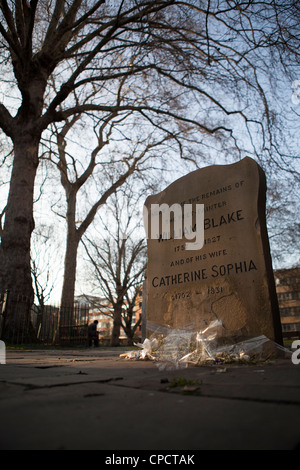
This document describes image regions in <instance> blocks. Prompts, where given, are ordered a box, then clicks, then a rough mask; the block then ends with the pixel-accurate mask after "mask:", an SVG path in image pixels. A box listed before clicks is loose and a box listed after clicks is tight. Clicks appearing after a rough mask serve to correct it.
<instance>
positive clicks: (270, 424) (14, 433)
mask: <svg viewBox="0 0 300 470" xmlns="http://www.w3.org/2000/svg"><path fill="white" fill-rule="evenodd" d="M119 354H120V352H114V351H104V350H101V349H99V350H94V349H91V350H86V351H85V350H83V351H73V350H69V351H66V350H64V351H61V350H57V351H19V350H18V351H8V352H7V363H6V365H0V416H1V421H0V423H1V429H0V449H1V450H15V449H17V450H22V449H25V450H47V449H50V450H59V449H66V450H73V449H78V450H86V449H95V450H96V449H99V450H101V449H102V450H106V451H112V450H174V451H175V450H177V451H178V450H214V449H228V450H237V449H266V450H267V449H268V450H275V449H276V450H277V449H287V450H293V449H299V448H300V426H299V423H300V365H299V366H295V365H293V364H292V363H291V361H290V360H288V359H286V360H278V361H275V362H274V363H271V364H260V365H255V366H247V365H226V366H221V367H220V366H211V367H193V368H188V369H184V370H180V371H168V372H166V371H164V372H160V371H159V370H158V368H157V366H156V365H155V364H154V363H152V362H144V361H126V360H124V359H120V358H119ZM174 379H176V380H174ZM183 379H185V380H186V382H184V381H183ZM178 381H179V383H178ZM187 381H188V382H192V384H190V385H187V389H185V390H183V386H184V385H185V384H186V383H187ZM181 382H182V383H181ZM177 383H178V385H177V386H171V385H176V384H177ZM181 385H182V386H181Z"/></svg>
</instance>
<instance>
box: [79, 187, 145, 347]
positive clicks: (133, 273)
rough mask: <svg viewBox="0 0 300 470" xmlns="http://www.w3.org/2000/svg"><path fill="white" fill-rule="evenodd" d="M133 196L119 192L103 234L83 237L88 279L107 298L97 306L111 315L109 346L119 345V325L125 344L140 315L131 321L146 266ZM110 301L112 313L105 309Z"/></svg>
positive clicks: (139, 321) (111, 205)
mask: <svg viewBox="0 0 300 470" xmlns="http://www.w3.org/2000/svg"><path fill="white" fill-rule="evenodd" d="M136 205H137V201H136V200H135V201H134V200H133V196H132V194H131V195H128V194H124V193H123V194H121V193H118V194H116V195H115V196H114V197H113V198H112V202H111V204H110V205H109V206H108V211H107V214H106V221H103V220H102V223H103V229H104V230H102V231H101V233H102V236H103V238H102V237H101V239H99V240H97V239H91V238H88V237H85V240H84V241H83V244H84V247H85V250H86V253H87V255H88V260H89V262H90V264H91V266H92V270H91V274H90V276H89V282H90V283H91V284H92V285H94V286H95V289H97V291H98V292H99V293H100V294H101V295H100V297H101V298H104V299H105V300H106V302H105V305H103V306H102V308H101V306H98V307H100V311H102V312H105V313H106V314H108V315H110V316H111V318H113V331H112V338H111V345H112V346H119V345H120V339H119V338H120V329H121V328H123V330H124V332H125V334H126V335H127V338H128V344H129V345H132V344H133V337H134V334H135V332H136V330H137V328H138V327H139V326H140V325H141V318H139V319H136V321H135V323H134V324H133V317H134V310H135V307H136V300H137V296H138V294H139V291H140V287H141V285H142V283H143V279H144V275H145V269H146V242H145V238H144V237H142V238H141V236H142V232H140V234H139V229H141V227H139V225H140V223H141V219H140V217H139V213H138V211H137V209H136ZM107 305H111V314H110V313H107V311H108V309H107Z"/></svg>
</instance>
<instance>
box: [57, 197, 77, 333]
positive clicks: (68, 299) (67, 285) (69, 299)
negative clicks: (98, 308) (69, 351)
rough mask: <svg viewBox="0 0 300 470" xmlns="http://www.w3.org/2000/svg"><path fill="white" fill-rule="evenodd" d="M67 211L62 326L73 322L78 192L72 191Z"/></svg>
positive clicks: (68, 199)
mask: <svg viewBox="0 0 300 470" xmlns="http://www.w3.org/2000/svg"><path fill="white" fill-rule="evenodd" d="M67 204H68V211H67V240H66V253H65V266H64V280H63V288H62V294H61V311H60V326H67V325H69V326H71V325H72V322H73V309H74V295H75V283H76V268H77V252H78V244H79V237H78V233H77V230H76V219H75V218H76V192H75V191H70V193H69V195H68V198H67Z"/></svg>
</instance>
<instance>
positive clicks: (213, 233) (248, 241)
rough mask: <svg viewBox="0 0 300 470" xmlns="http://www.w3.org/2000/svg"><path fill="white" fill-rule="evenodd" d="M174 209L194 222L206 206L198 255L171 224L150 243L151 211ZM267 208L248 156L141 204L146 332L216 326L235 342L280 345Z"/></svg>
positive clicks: (261, 181) (260, 178)
mask: <svg viewBox="0 0 300 470" xmlns="http://www.w3.org/2000/svg"><path fill="white" fill-rule="evenodd" d="M176 203H177V204H178V203H179V204H180V206H181V207H182V208H184V206H185V205H187V204H192V207H193V213H194V217H195V213H196V209H197V207H199V205H201V204H202V205H203V204H204V220H203V219H202V223H204V246H203V247H202V248H201V249H198V250H195V249H190V250H187V249H186V248H187V247H186V243H187V242H190V240H187V239H186V238H184V237H183V238H182V239H179V238H176V236H177V235H175V233H174V230H173V229H172V220H171V225H170V227H171V230H170V233H169V234H168V236H167V239H163V234H162V227H161V225H162V224H160V229H159V230H160V232H159V233H157V234H156V238H153V236H152V238H151V236H150V235H151V206H152V207H153V205H154V204H159V205H161V204H167V205H168V207H170V206H172V205H173V204H176ZM197 205H198V206H197ZM265 205H266V178H265V174H264V172H263V170H262V169H261V168H260V166H259V165H258V164H257V163H256V162H255V161H254V160H252V159H251V158H248V157H247V158H245V159H243V160H242V161H240V162H238V163H235V164H232V165H220V166H217V165H216V166H211V167H207V168H203V169H200V170H197V171H194V172H192V173H190V174H188V175H186V176H184V177H182V178H180V179H179V180H177V181H175V182H174V183H172V184H171V185H170V186H169V187H168V188H166V189H165V190H164V191H163V192H161V193H159V194H157V195H154V196H150V197H149V198H148V199H147V201H146V203H145V207H146V209H147V211H146V213H145V214H146V219H147V220H145V225H146V230H147V234H148V266H147V298H146V310H147V330H149V329H153V325H155V326H162V327H164V326H166V327H169V328H176V329H177V328H185V327H189V328H190V327H191V326H192V327H193V328H194V329H195V330H196V329H198V330H202V329H204V328H205V326H207V325H209V324H210V322H212V321H214V320H220V321H221V322H222V325H223V328H222V335H223V336H224V337H228V338H231V339H232V340H233V341H239V340H244V339H246V338H253V337H257V336H260V335H265V336H266V337H267V338H269V339H271V340H273V341H275V342H277V343H279V344H282V333H281V323H280V315H279V308H278V301H277V295H276V290H275V282H274V276H273V269H272V261H271V256H270V248H269V241H268V235H267V229H266V220H265ZM171 215H172V213H171ZM174 217H175V216H174ZM173 222H174V220H173ZM147 225H148V227H147ZM194 228H195V227H194ZM183 230H184V229H183ZM164 236H165V234H164ZM150 325H152V326H151V327H150ZM147 334H151V331H149V332H148V331H147Z"/></svg>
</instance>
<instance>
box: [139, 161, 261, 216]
mask: <svg viewBox="0 0 300 470" xmlns="http://www.w3.org/2000/svg"><path fill="white" fill-rule="evenodd" d="M245 166H248V168H249V169H250V168H252V170H253V171H256V172H257V176H258V179H259V181H260V183H264V184H265V173H264V171H263V169H262V168H261V166H260V165H259V164H258V163H257V162H256V161H255V160H253V158H251V157H244V158H243V159H242V160H239V161H238V162H235V163H230V164H225V165H210V166H206V167H203V168H199V169H198V170H194V171H192V172H190V173H188V174H186V175H184V176H181V177H180V178H178V179H177V180H175V181H173V182H172V183H171V184H170V185H169V186H167V187H166V188H165V189H164V190H163V191H161V192H159V193H156V194H152V195H151V196H148V198H147V199H146V201H145V204H144V205H145V206H146V207H147V206H149V205H151V201H152V200H158V199H161V198H163V196H164V195H165V194H167V193H168V192H169V191H171V190H172V188H173V187H174V186H178V185H179V184H180V182H181V181H182V182H184V181H185V180H186V178H190V179H193V177H195V178H198V177H199V176H200V174H201V176H202V177H205V175H206V174H209V173H210V172H211V171H218V172H220V173H221V174H222V172H225V171H228V172H231V171H232V170H234V169H238V168H239V167H245Z"/></svg>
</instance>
